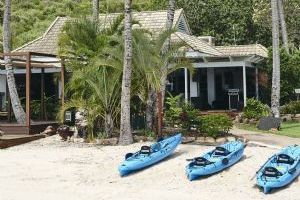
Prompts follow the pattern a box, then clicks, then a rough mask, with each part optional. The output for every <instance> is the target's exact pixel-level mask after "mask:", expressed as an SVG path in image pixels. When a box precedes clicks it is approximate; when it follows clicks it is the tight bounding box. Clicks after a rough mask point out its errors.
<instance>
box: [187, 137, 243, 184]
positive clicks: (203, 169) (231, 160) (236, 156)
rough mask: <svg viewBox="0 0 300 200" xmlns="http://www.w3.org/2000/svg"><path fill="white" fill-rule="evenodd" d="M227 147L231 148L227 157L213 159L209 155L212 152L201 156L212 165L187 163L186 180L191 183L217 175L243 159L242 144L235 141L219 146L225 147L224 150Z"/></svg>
mask: <svg viewBox="0 0 300 200" xmlns="http://www.w3.org/2000/svg"><path fill="white" fill-rule="evenodd" d="M229 146H232V147H231V149H233V151H232V152H231V153H230V154H229V155H227V156H220V157H217V158H213V157H211V155H210V154H211V153H212V152H213V150H212V151H209V152H208V153H206V154H204V155H202V157H204V158H206V159H207V160H210V161H212V162H213V164H210V165H206V166H193V165H192V162H191V163H189V164H188V165H187V167H186V175H187V178H188V179H189V180H190V181H193V180H195V179H198V178H201V177H205V176H208V175H212V174H215V173H218V172H220V171H222V170H224V169H226V168H228V167H230V166H232V165H234V164H235V163H237V162H238V161H239V160H240V159H241V158H242V157H243V153H244V144H243V143H242V142H238V141H236V142H229V143H226V144H224V145H221V147H225V148H229Z"/></svg>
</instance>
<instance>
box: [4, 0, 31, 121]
mask: <svg viewBox="0 0 300 200" xmlns="http://www.w3.org/2000/svg"><path fill="white" fill-rule="evenodd" d="M10 18H11V1H10V0H5V9H4V16H3V52H4V53H10V51H11V31H10ZM4 62H5V70H6V78H7V85H8V90H9V95H10V99H11V104H12V108H13V111H14V115H15V118H16V120H17V122H18V123H19V124H24V123H25V121H26V114H25V112H24V110H23V107H22V105H21V102H20V99H19V95H18V91H17V87H16V82H15V77H14V73H13V66H12V61H11V57H9V56H4Z"/></svg>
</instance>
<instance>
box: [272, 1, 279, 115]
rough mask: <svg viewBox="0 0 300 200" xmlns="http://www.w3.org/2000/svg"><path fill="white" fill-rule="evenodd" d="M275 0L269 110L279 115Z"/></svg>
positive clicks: (274, 4)
mask: <svg viewBox="0 0 300 200" xmlns="http://www.w3.org/2000/svg"><path fill="white" fill-rule="evenodd" d="M277 2H278V1H277V0H271V9H272V38H273V39H272V40H273V74H272V93H271V110H272V113H273V115H274V116H275V117H280V112H279V106H280V104H279V100H280V57H279V55H280V54H279V21H278V16H279V15H278V4H277Z"/></svg>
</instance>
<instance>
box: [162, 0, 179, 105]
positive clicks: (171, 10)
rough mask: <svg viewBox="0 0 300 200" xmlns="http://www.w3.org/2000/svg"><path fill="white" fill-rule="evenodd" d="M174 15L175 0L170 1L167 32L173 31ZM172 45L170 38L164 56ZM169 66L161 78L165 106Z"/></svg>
mask: <svg viewBox="0 0 300 200" xmlns="http://www.w3.org/2000/svg"><path fill="white" fill-rule="evenodd" d="M174 15H175V0H169V8H168V11H167V21H166V30H171V29H172V26H173V21H174ZM170 44H171V39H170V38H168V39H167V40H166V41H165V43H164V45H163V48H162V54H163V55H165V54H166V53H167V52H168V51H169V48H170ZM168 64H169V63H165V64H164V66H163V67H162V70H161V71H162V77H161V81H160V82H161V83H160V87H161V89H160V90H161V96H162V101H161V102H162V104H164V100H165V94H166V82H167V73H168Z"/></svg>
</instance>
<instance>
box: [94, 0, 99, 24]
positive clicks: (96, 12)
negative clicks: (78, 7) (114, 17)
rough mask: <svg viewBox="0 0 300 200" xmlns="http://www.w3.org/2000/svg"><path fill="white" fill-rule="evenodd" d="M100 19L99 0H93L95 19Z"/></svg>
mask: <svg viewBox="0 0 300 200" xmlns="http://www.w3.org/2000/svg"><path fill="white" fill-rule="evenodd" d="M98 19H99V0H93V20H94V21H97V20H98Z"/></svg>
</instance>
